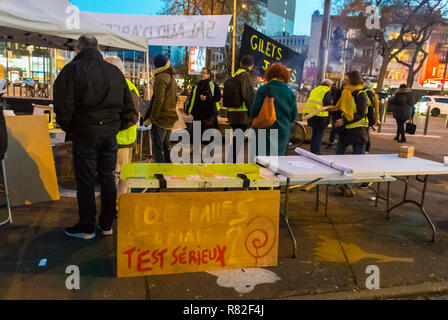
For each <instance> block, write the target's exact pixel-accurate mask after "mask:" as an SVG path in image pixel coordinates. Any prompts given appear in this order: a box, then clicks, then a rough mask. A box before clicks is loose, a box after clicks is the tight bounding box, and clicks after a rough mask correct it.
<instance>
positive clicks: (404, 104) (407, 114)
mask: <svg viewBox="0 0 448 320" xmlns="http://www.w3.org/2000/svg"><path fill="white" fill-rule="evenodd" d="M389 104H390V105H391V106H392V110H393V114H394V118H395V121H396V122H397V135H396V136H395V138H394V140H397V141H398V142H400V143H402V142H406V136H405V130H404V124H405V123H406V121H408V120H409V119H411V118H412V116H413V112H412V111H413V108H414V98H413V97H412V93H411V89H410V88H408V86H407V85H405V84H402V85H400V88H398V90H397V92H396V93H395V95H394V96H393V97H392V98H391V99H390V100H389Z"/></svg>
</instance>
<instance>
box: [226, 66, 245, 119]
mask: <svg viewBox="0 0 448 320" xmlns="http://www.w3.org/2000/svg"><path fill="white" fill-rule="evenodd" d="M243 72H246V70H245V69H238V71H237V72H235V74H234V75H233V77H236V76H237V75H240V74H242V73H243ZM227 110H228V111H249V110H248V109H247V107H246V103H244V101H243V105H242V106H241V107H239V108H227Z"/></svg>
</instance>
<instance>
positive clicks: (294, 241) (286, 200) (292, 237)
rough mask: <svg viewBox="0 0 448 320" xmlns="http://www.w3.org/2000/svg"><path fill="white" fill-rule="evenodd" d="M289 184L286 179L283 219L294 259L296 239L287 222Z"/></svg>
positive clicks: (288, 180)
mask: <svg viewBox="0 0 448 320" xmlns="http://www.w3.org/2000/svg"><path fill="white" fill-rule="evenodd" d="M289 184H290V179H289V178H286V192H285V208H284V213H283V219H284V220H285V223H286V227H287V228H288V233H289V237H290V238H291V241H292V246H293V250H292V257H293V258H295V257H296V252H297V241H296V238H295V236H294V233H293V232H292V229H291V225H290V224H289V220H288V193H289Z"/></svg>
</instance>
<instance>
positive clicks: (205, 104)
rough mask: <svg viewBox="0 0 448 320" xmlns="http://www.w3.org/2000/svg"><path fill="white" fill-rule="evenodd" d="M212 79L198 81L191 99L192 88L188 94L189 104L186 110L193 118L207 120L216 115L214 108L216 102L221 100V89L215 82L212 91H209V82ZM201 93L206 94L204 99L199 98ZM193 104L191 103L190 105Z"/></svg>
mask: <svg viewBox="0 0 448 320" xmlns="http://www.w3.org/2000/svg"><path fill="white" fill-rule="evenodd" d="M212 81H213V80H212V79H207V80H201V81H199V82H198V83H197V84H196V86H195V88H196V95H195V97H194V101H193V92H194V88H193V90H192V91H191V95H190V100H189V101H190V104H189V105H188V111H189V113H191V114H192V115H193V118H194V119H195V120H209V119H212V118H214V117H216V116H217V114H218V110H217V109H216V103H217V102H219V101H221V89H220V88H219V86H218V85H217V84H216V83H213V84H214V92H213V93H212V92H211V88H210V83H211V82H212ZM201 95H203V96H206V97H207V98H206V99H205V101H202V100H201ZM191 104H193V105H191Z"/></svg>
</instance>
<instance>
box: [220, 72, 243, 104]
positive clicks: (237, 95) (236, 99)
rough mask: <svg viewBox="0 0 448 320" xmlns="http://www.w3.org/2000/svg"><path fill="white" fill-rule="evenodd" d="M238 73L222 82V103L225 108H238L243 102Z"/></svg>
mask: <svg viewBox="0 0 448 320" xmlns="http://www.w3.org/2000/svg"><path fill="white" fill-rule="evenodd" d="M240 75H241V74H239V75H237V76H235V77H232V78H230V79H227V80H226V81H225V82H224V93H223V105H224V107H226V108H239V107H241V106H242V105H243V103H244V100H243V94H242V90H241V80H240Z"/></svg>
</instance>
